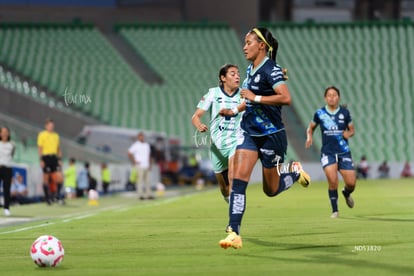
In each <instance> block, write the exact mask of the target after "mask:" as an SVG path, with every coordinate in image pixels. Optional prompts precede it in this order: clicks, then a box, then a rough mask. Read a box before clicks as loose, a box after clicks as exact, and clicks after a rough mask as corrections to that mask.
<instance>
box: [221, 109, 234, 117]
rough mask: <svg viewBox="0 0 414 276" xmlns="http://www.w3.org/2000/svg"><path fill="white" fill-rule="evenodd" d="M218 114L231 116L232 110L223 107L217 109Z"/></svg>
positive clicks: (232, 114)
mask: <svg viewBox="0 0 414 276" xmlns="http://www.w3.org/2000/svg"><path fill="white" fill-rule="evenodd" d="M219 115H220V116H223V117H232V116H234V112H233V111H232V110H231V109H228V108H223V109H221V110H220V111H219Z"/></svg>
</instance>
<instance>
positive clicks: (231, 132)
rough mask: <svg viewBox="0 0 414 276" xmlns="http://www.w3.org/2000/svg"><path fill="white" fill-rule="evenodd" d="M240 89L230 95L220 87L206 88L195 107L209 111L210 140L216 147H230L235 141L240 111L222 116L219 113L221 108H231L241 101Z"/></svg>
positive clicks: (240, 115)
mask: <svg viewBox="0 0 414 276" xmlns="http://www.w3.org/2000/svg"><path fill="white" fill-rule="evenodd" d="M242 101H243V100H242V99H241V97H240V89H238V90H237V91H236V92H235V93H233V94H232V95H229V94H227V93H226V92H225V91H224V90H223V89H222V88H221V87H214V88H210V89H209V90H208V93H207V94H205V95H204V96H203V97H202V98H201V100H200V102H199V103H198V105H197V108H200V109H202V110H204V111H210V116H211V119H210V135H211V140H212V142H213V143H214V144H215V146H216V147H217V148H218V149H224V148H231V147H233V146H234V145H235V143H236V130H237V129H238V127H239V124H240V120H241V117H242V113H239V114H237V115H236V116H231V117H223V116H221V115H220V114H219V111H220V110H221V109H232V108H234V107H237V106H238V105H239V104H241V103H242Z"/></svg>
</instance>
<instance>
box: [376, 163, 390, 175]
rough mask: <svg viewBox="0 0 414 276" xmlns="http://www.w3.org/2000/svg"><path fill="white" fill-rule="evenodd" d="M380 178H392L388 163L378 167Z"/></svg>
mask: <svg viewBox="0 0 414 276" xmlns="http://www.w3.org/2000/svg"><path fill="white" fill-rule="evenodd" d="M378 172H379V177H380V178H388V177H389V176H390V166H388V164H387V161H384V162H382V164H381V165H380V166H379V167H378Z"/></svg>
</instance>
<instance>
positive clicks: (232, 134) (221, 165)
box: [191, 64, 243, 202]
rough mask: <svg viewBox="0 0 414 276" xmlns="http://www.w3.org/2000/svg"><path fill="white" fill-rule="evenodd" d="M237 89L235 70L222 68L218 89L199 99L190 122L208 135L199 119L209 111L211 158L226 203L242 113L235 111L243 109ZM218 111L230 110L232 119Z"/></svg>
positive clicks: (226, 65) (237, 74) (232, 66)
mask: <svg viewBox="0 0 414 276" xmlns="http://www.w3.org/2000/svg"><path fill="white" fill-rule="evenodd" d="M239 85H240V72H239V69H238V67H237V66H236V65H233V64H225V65H223V66H222V67H221V68H220V71H219V86H218V87H213V88H210V89H209V90H208V92H207V93H206V94H205V95H204V96H203V97H202V98H201V100H200V102H199V103H198V105H197V109H196V111H195V112H194V115H193V116H192V119H191V121H192V123H193V125H194V126H195V127H196V128H197V130H198V131H199V132H207V131H208V130H209V127H208V126H207V125H206V124H204V123H203V122H202V121H201V118H202V116H203V115H204V114H205V113H206V112H208V111H210V114H211V118H210V137H211V146H210V158H211V161H212V163H213V169H214V172H215V174H216V178H217V181H218V183H219V185H220V190H221V193H222V195H223V197H224V200H225V201H226V202H228V200H229V195H230V192H229V191H230V188H229V183H231V178H232V169H233V168H232V167H233V156H234V152H235V150H236V131H237V129H238V126H239V124H240V119H241V113H239V110H238V109H237V108H238V106H239V105H240V106H241V107H242V106H243V104H242V99H241V98H240V93H239V92H240V89H239ZM221 109H231V110H233V112H234V114H235V115H234V116H220V115H219V111H220V110H221ZM229 179H230V181H229Z"/></svg>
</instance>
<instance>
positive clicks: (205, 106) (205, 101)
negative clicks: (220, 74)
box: [197, 89, 214, 111]
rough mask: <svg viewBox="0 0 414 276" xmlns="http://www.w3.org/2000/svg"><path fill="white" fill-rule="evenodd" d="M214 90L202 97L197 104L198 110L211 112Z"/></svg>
mask: <svg viewBox="0 0 414 276" xmlns="http://www.w3.org/2000/svg"><path fill="white" fill-rule="evenodd" d="M213 98H214V97H213V89H209V90H208V92H207V93H206V94H205V95H204V96H203V97H201V99H200V101H199V102H198V104H197V108H200V109H202V110H205V111H207V110H209V109H210V107H211V104H212V103H213Z"/></svg>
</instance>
